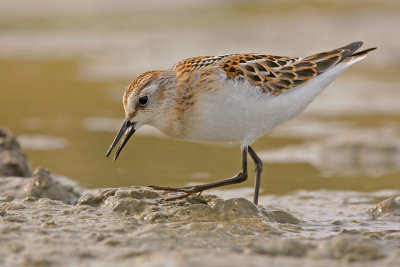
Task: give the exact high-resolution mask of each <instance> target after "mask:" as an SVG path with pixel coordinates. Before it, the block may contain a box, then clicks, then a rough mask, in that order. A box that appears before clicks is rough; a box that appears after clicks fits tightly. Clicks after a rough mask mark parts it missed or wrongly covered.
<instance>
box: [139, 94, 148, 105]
mask: <svg viewBox="0 0 400 267" xmlns="http://www.w3.org/2000/svg"><path fill="white" fill-rule="evenodd" d="M138 102H139V105H140V106H142V107H144V106H146V105H147V102H149V97H148V96H147V95H145V96H141V97H139V101H138Z"/></svg>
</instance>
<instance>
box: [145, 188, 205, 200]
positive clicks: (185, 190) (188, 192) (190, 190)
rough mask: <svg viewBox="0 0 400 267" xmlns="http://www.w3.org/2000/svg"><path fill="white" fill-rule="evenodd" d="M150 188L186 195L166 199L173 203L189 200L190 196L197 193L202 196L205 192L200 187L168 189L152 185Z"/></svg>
mask: <svg viewBox="0 0 400 267" xmlns="http://www.w3.org/2000/svg"><path fill="white" fill-rule="evenodd" d="M149 187H150V188H152V189H154V190H161V191H168V192H182V193H184V194H182V195H179V196H176V197H170V198H166V199H164V200H165V201H173V200H178V199H183V198H187V197H188V196H190V195H193V194H195V193H199V196H200V195H201V193H202V192H203V190H202V189H201V188H200V187H199V186H187V187H168V186H157V185H150V186H149Z"/></svg>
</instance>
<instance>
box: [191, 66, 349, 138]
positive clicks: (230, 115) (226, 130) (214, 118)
mask: <svg viewBox="0 0 400 267" xmlns="http://www.w3.org/2000/svg"><path fill="white" fill-rule="evenodd" d="M350 65H351V64H347V65H345V64H340V65H337V66H336V67H334V68H332V69H331V70H329V71H327V72H325V73H323V74H320V75H318V76H317V77H315V78H314V79H312V80H311V81H309V82H308V83H307V84H305V85H302V86H299V87H297V88H293V89H289V90H288V91H286V92H283V93H281V94H279V95H270V94H267V93H265V92H263V91H262V90H261V89H260V88H259V87H255V86H253V85H251V84H250V83H248V82H242V83H239V82H237V81H230V82H226V83H224V86H217V88H218V89H216V90H210V91H207V92H204V91H203V92H199V93H198V96H197V99H198V100H197V103H196V105H195V107H194V109H193V111H192V116H189V118H190V119H189V121H188V123H186V125H185V127H184V128H185V135H184V136H183V138H184V139H188V140H194V141H211V142H235V141H241V142H242V146H245V145H249V144H251V143H252V142H253V141H254V140H256V139H257V138H258V137H260V136H262V135H264V134H265V133H266V132H267V131H269V130H271V129H273V128H275V127H276V126H278V125H280V124H282V123H284V122H286V121H288V120H290V119H292V118H293V117H295V116H297V115H298V114H300V113H301V112H302V111H303V110H304V109H305V108H306V107H307V106H308V105H309V104H310V103H311V102H312V101H313V100H314V99H315V97H317V96H318V95H319V94H320V93H321V92H322V90H323V89H324V88H326V87H327V86H328V85H329V83H331V82H332V81H333V80H334V79H336V78H337V76H338V75H339V74H340V73H341V72H343V71H344V70H345V69H346V68H347V67H348V66H350Z"/></svg>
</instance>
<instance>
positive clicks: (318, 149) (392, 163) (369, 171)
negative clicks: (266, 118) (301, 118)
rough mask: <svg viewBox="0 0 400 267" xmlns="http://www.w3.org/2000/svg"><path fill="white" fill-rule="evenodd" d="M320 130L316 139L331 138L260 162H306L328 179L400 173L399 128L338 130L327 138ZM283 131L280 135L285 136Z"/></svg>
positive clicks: (281, 150) (273, 152)
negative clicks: (332, 177) (338, 176)
mask: <svg viewBox="0 0 400 267" xmlns="http://www.w3.org/2000/svg"><path fill="white" fill-rule="evenodd" d="M323 125H324V124H323V123H321V126H322V127H323ZM320 130H321V131H316V135H321V136H325V134H326V135H328V134H329V135H328V137H326V136H325V137H320V138H318V139H316V140H314V141H307V142H304V143H300V144H298V145H292V146H285V147H282V148H277V149H270V150H265V151H264V152H261V153H260V158H261V159H262V160H263V161H265V162H307V163H310V164H312V165H313V166H314V167H316V168H318V169H319V170H320V171H321V172H323V174H324V175H329V176H332V175H335V174H341V175H358V174H361V175H370V176H382V175H384V174H387V173H393V172H397V171H399V170H400V138H399V137H398V136H399V129H398V127H396V125H387V126H384V127H381V128H377V129H370V128H369V129H367V128H361V129H360V128H356V127H347V128H336V131H335V130H333V131H331V132H329V133H325V134H324V130H323V128H320ZM280 131H281V135H284V134H285V133H284V132H283V131H282V130H280ZM328 131H330V128H325V132H328ZM297 132H298V131H297ZM300 132H301V131H300ZM294 134H296V130H294ZM303 134H307V133H306V132H303Z"/></svg>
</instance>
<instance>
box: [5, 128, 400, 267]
mask: <svg viewBox="0 0 400 267" xmlns="http://www.w3.org/2000/svg"><path fill="white" fill-rule="evenodd" d="M4 133H7V134H3V137H2V139H1V140H0V141H1V144H2V150H1V151H0V152H1V153H9V154H10V155H18V156H16V157H15V158H14V159H18V160H20V162H19V164H20V165H21V166H30V165H29V162H27V159H26V157H25V156H23V152H21V151H20V149H19V146H18V144H17V143H16V142H15V139H13V137H12V136H11V133H10V132H9V131H7V132H5V131H4ZM10 143H13V144H14V145H13V146H10V145H9V144H10ZM15 144H17V145H15ZM11 152H12V153H11ZM7 162H9V161H7ZM14 162H17V161H14ZM1 167H2V168H3V169H7V171H11V170H10V168H14V167H15V166H14V167H13V165H12V166H10V165H7V164H5V163H4V162H2V165H1ZM14 169H15V168H14ZM166 195H167V193H160V192H158V191H154V190H152V189H151V188H147V187H138V186H134V187H121V188H103V189H95V190H88V189H85V188H82V187H80V186H79V185H78V184H77V183H75V182H73V181H71V180H68V179H67V178H63V177H59V176H57V175H54V174H52V173H50V171H48V170H46V169H45V168H42V167H38V168H36V169H35V170H34V171H33V176H31V177H29V175H28V177H18V176H15V175H14V176H4V175H3V177H0V233H1V235H0V241H1V242H0V265H3V266H76V265H77V264H79V265H96V266H108V265H110V264H113V265H117V266H126V265H132V264H140V265H141V266H188V265H191V266H205V265H207V266H249V265H251V266H265V265H266V264H275V265H276V264H278V265H279V266H293V265H299V264H304V265H306V266H322V265H323V266H343V265H351V266H361V265H363V266H376V264H379V265H381V266H398V265H399V264H400V257H399V255H400V229H399V228H398V226H399V225H400V224H399V221H400V219H399V218H400V217H399V216H400V197H397V198H388V199H386V200H384V201H382V202H381V203H379V204H378V205H374V206H373V207H372V208H370V209H368V210H365V211H363V212H365V213H367V214H368V216H366V217H363V218H360V220H359V221H354V222H352V223H353V224H357V225H360V226H361V227H359V230H354V229H353V230H351V229H350V228H349V227H347V226H348V224H349V222H346V221H340V220H333V219H332V222H331V225H332V227H333V228H332V229H334V230H333V231H331V233H329V234H328V235H326V236H324V237H322V236H320V237H315V236H313V235H312V233H313V232H314V231H318V229H317V228H318V227H314V226H313V223H315V222H312V221H310V220H307V219H304V218H298V217H297V216H295V215H293V214H291V212H288V211H285V210H282V209H276V208H271V207H265V206H262V205H261V206H255V205H254V204H253V203H252V202H251V201H249V200H247V199H245V198H226V199H222V198H221V197H219V196H216V195H211V194H204V195H202V196H199V197H190V198H187V199H184V200H178V201H173V202H165V201H164V200H163V199H164V198H165V197H166ZM338 197H340V196H338ZM271 204H272V205H273V203H271ZM388 222H389V223H390V222H391V223H392V224H390V225H392V226H391V227H393V228H392V229H388V227H386V228H384V229H380V228H379V227H380V226H382V225H383V224H384V223H388ZM363 225H364V226H365V229H364V230H363V227H362V226H363ZM368 225H369V227H367V226H368ZM371 225H372V227H374V226H375V225H376V229H375V231H371ZM381 228H382V227H381ZM372 229H373V228H372Z"/></svg>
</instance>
